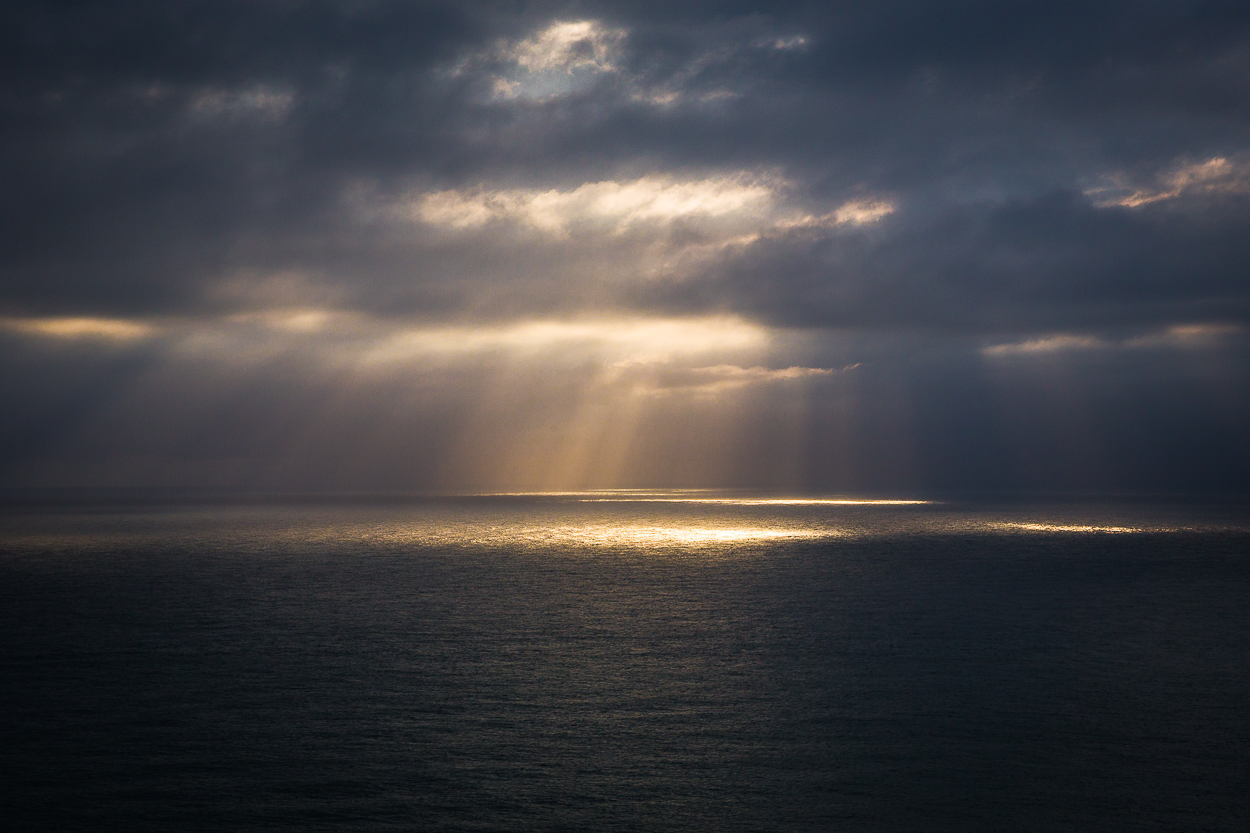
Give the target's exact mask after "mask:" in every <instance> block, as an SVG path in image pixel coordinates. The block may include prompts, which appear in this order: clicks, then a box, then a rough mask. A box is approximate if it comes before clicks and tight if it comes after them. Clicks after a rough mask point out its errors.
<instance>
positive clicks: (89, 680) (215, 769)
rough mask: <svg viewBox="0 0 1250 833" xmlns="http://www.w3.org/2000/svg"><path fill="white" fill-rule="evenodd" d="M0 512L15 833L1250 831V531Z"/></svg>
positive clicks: (797, 519)
mask: <svg viewBox="0 0 1250 833" xmlns="http://www.w3.org/2000/svg"><path fill="white" fill-rule="evenodd" d="M740 497H741V496H733V495H729V496H726V495H721V494H709V493H654V494H622V493H609V494H604V493H596V494H582V495H548V496H497V497H478V498H463V499H425V500H417V499H410V500H392V501H378V502H370V501H361V500H357V501H343V502H335V501H332V500H320V501H316V500H314V501H302V502H301V501H280V500H272V501H260V502H253V503H250V504H248V503H238V504H232V503H230V502H217V503H205V504H202V505H194V504H185V505H184V504H177V503H170V504H165V505H146V506H145V505H138V504H129V505H109V504H105V503H90V502H80V503H70V504H56V503H54V502H42V503H40V502H37V501H36V502H27V503H24V504H10V505H9V506H8V507H7V508H5V509H3V510H0V625H2V627H0V634H2V635H0V652H2V653H0V663H2V665H0V697H2V698H3V702H2V715H3V716H2V717H0V721H2V723H0V726H2V727H3V745H2V750H3V751H2V753H0V754H2V755H3V759H2V760H3V768H4V769H3V772H2V773H0V776H2V778H3V783H2V786H0V789H3V794H4V798H3V802H4V804H3V807H2V808H0V827H2V828H3V829H5V830H127V831H139V830H153V831H155V830H160V831H184V830H214V831H251V830H275V831H276V830H290V831H297V830H298V831H305V830H361V831H364V830H369V831H378V830H431V831H438V830H464V831H469V830H500V831H521V830H569V831H600V830H708V831H728V830H778V831H791V830H795V831H798V830H812V831H829V830H834V831H836V830H846V831H913V830H914V831H1032V830H1038V831H1041V830H1045V831H1052V830H1053V831H1067V830H1071V831H1095V830H1098V831H1110V830H1133V831H1155V830H1158V831H1172V830H1175V831H1205V830H1213V831H1214V830H1218V831H1238V832H1239V833H1240V832H1241V831H1245V830H1248V829H1250V517H1248V516H1247V512H1246V507H1245V505H1244V504H1242V505H1216V504H1203V505H1200V504H1188V505H1170V504H1167V503H1162V502H1158V501H1155V502H1148V503H1131V502H1102V503H1096V502H1089V501H1084V502H1082V501H1069V502H1064V503H1054V504H1050V505H1042V504H1039V503H982V504H973V503H969V502H947V503H941V504H919V505H906V504H902V505H900V504H869V505H864V504H840V503H776V502H768V501H758V500H756V501H751V500H746V501H743V500H740V499H738V498H740Z"/></svg>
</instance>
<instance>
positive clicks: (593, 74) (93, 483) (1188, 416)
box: [0, 0, 1250, 494]
mask: <svg viewBox="0 0 1250 833" xmlns="http://www.w3.org/2000/svg"><path fill="white" fill-rule="evenodd" d="M0 119H2V120H3V129H2V130H0V143H2V147H3V152H2V153H0V187H2V189H3V190H2V193H3V194H4V199H3V201H2V202H0V211H3V213H4V216H3V222H2V223H0V391H3V394H2V395H0V487H6V488H44V487H127V488H221V489H244V490H253V491H310V492H317V491H339V492H422V491H436V492H466V491H529V490H558V489H581V488H658V487H686V488H704V487H741V488H755V489H766V490H772V491H792V492H799V491H803V492H837V493H874V494H876V493H889V494H921V493H929V492H941V491H944V490H945V491H996V490H1005V491H1067V492H1087V491H1094V492H1100V491H1101V492H1134V493H1138V492H1164V493H1209V492H1243V493H1244V492H1247V491H1250V6H1247V5H1246V4H1245V3H1239V2H1227V3H1224V2H1150V1H1149V0H1135V1H1134V2H1122V3H1120V2H1080V3H1068V2H1061V0H1047V2H1020V3H1002V2H974V1H973V0H966V1H965V2H931V3H923V2H888V0H877V1H876V2H871V3H869V2H859V3H828V2H810V3H786V2H770V3H767V4H750V3H734V2H719V3H706V2H686V3H672V2H665V3H659V2H612V3H591V2H586V3H541V2H535V3H524V2H452V3H418V2H385V0H345V2H300V0H272V2H269V1H268V0H248V1H247V2H229V1H228V0H215V1H214V2H179V1H178V0H161V1H160V2H138V0H136V1H134V2H121V3H118V2H64V3H51V2H48V3H34V2H15V3H10V4H6V5H5V7H4V10H3V11H0Z"/></svg>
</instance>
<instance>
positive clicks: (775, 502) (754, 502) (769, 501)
mask: <svg viewBox="0 0 1250 833" xmlns="http://www.w3.org/2000/svg"><path fill="white" fill-rule="evenodd" d="M578 500H579V502H581V503H707V504H714V505H723V506H917V505H923V504H930V503H933V502H934V501H931V500H856V499H852V498H728V497H724V498H720V497H586V498H578Z"/></svg>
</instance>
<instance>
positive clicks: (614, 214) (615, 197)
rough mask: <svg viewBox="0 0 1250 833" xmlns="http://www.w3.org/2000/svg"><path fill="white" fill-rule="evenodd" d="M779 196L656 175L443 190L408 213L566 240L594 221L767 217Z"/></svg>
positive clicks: (733, 179) (763, 189)
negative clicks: (563, 186)
mask: <svg viewBox="0 0 1250 833" xmlns="http://www.w3.org/2000/svg"><path fill="white" fill-rule="evenodd" d="M775 190H776V189H775V186H774V185H773V184H771V183H769V182H767V181H766V180H764V179H762V178H758V177H753V176H751V175H749V174H745V173H738V174H733V175H729V176H722V177H713V178H708V179H697V180H685V181H682V180H677V179H674V178H672V177H667V176H662V175H653V176H645V177H642V178H641V179H636V180H633V181H632V182H616V181H613V180H608V181H604V182H587V183H585V184H583V185H580V186H578V187H577V188H575V189H573V190H571V191H557V190H554V189H551V190H546V191H541V190H537V189H528V190H527V189H513V190H488V189H484V188H482V189H476V190H450V191H438V192H434V193H431V194H426V195H424V196H422V197H420V198H419V199H418V200H416V202H415V204H412V205H410V206H409V208H408V210H409V212H410V213H411V216H413V218H414V219H417V220H420V221H421V222H424V223H428V224H430V225H435V226H443V227H447V228H452V229H466V228H475V227H479V226H483V225H485V224H487V223H490V222H496V221H509V222H513V223H517V224H520V225H525V226H529V227H531V228H534V229H537V230H540V231H544V232H548V233H554V234H563V233H566V232H567V231H568V230H569V228H570V227H571V226H573V225H575V224H577V223H586V222H590V223H597V224H600V225H604V224H606V225H608V226H609V227H611V229H612V230H613V231H615V232H622V231H625V230H627V229H629V228H630V227H631V226H634V225H637V224H640V223H648V222H659V223H665V222H672V221H674V220H679V219H684V218H693V217H707V218H723V217H728V216H735V215H736V216H762V215H765V214H767V213H768V212H769V209H770V208H771V207H772V202H773V199H774V194H775Z"/></svg>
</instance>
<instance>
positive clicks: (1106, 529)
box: [991, 523, 1162, 535]
mask: <svg viewBox="0 0 1250 833" xmlns="http://www.w3.org/2000/svg"><path fill="white" fill-rule="evenodd" d="M991 527H992V528H994V529H1002V530H1005V531H1014V532H1102V533H1107V534H1115V535H1123V534H1125V533H1132V532H1146V531H1147V530H1146V529H1143V528H1141V527H1136V526H1097V525H1093V524H1037V523H1033V524H1029V523H997V524H991ZM1155 531H1162V530H1155Z"/></svg>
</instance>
